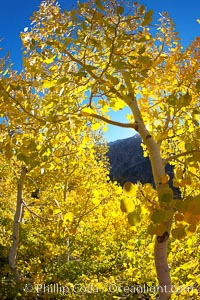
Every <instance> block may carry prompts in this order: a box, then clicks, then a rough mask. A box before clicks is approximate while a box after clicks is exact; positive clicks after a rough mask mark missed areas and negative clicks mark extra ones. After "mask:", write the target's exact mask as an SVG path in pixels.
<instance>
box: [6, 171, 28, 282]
mask: <svg viewBox="0 0 200 300" xmlns="http://www.w3.org/2000/svg"><path fill="white" fill-rule="evenodd" d="M26 173H27V169H26V167H24V166H23V167H22V169H21V175H20V179H19V182H18V189H17V205H16V211H15V217H14V223H13V235H12V245H11V248H10V253H9V266H10V268H11V270H12V271H13V274H14V277H15V280H16V281H17V282H19V273H18V270H17V267H16V257H17V248H18V244H19V230H20V222H21V220H22V216H23V199H22V192H23V184H24V180H25V177H26Z"/></svg>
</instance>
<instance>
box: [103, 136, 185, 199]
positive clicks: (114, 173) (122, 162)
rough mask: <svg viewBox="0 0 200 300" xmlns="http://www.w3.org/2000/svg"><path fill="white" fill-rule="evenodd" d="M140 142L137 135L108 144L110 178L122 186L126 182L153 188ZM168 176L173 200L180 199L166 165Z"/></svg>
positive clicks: (170, 167) (169, 168)
mask: <svg viewBox="0 0 200 300" xmlns="http://www.w3.org/2000/svg"><path fill="white" fill-rule="evenodd" d="M141 143H142V140H141V138H140V136H139V135H138V134H136V135H134V136H132V137H129V138H125V139H119V140H116V141H113V142H109V143H108V152H107V157H108V159H109V162H110V166H111V169H110V178H111V180H112V181H117V182H118V183H119V184H120V185H122V186H123V185H124V183H125V182H126V181H131V182H132V183H137V182H138V181H139V182H141V183H142V184H145V183H150V184H152V186H153V187H154V188H155V183H154V179H153V174H152V168H151V163H150V159H149V157H144V155H143V148H142V146H141ZM166 173H167V174H168V175H169V176H170V180H169V185H170V187H171V188H172V189H173V191H174V198H180V190H179V189H178V188H174V187H173V183H172V180H173V177H174V172H173V166H171V165H170V164H167V165H166Z"/></svg>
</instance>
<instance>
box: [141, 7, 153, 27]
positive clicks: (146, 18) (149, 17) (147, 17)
mask: <svg viewBox="0 0 200 300" xmlns="http://www.w3.org/2000/svg"><path fill="white" fill-rule="evenodd" d="M152 16H153V10H149V11H148V12H147V13H146V14H145V15H144V20H143V22H142V23H141V25H142V26H146V25H149V24H150V23H151V21H152V20H153V17H152Z"/></svg>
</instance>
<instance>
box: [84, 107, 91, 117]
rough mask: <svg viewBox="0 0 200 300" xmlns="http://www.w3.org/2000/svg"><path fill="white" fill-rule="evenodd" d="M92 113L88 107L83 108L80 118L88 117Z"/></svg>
mask: <svg viewBox="0 0 200 300" xmlns="http://www.w3.org/2000/svg"><path fill="white" fill-rule="evenodd" d="M93 113H94V111H93V110H92V109H91V108H90V107H85V108H83V109H82V110H81V115H82V116H86V117H87V116H90V115H92V114H93Z"/></svg>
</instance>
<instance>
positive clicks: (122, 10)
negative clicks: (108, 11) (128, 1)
mask: <svg viewBox="0 0 200 300" xmlns="http://www.w3.org/2000/svg"><path fill="white" fill-rule="evenodd" d="M117 12H118V14H120V15H122V14H123V13H124V8H123V6H119V7H118V8H117Z"/></svg>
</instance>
